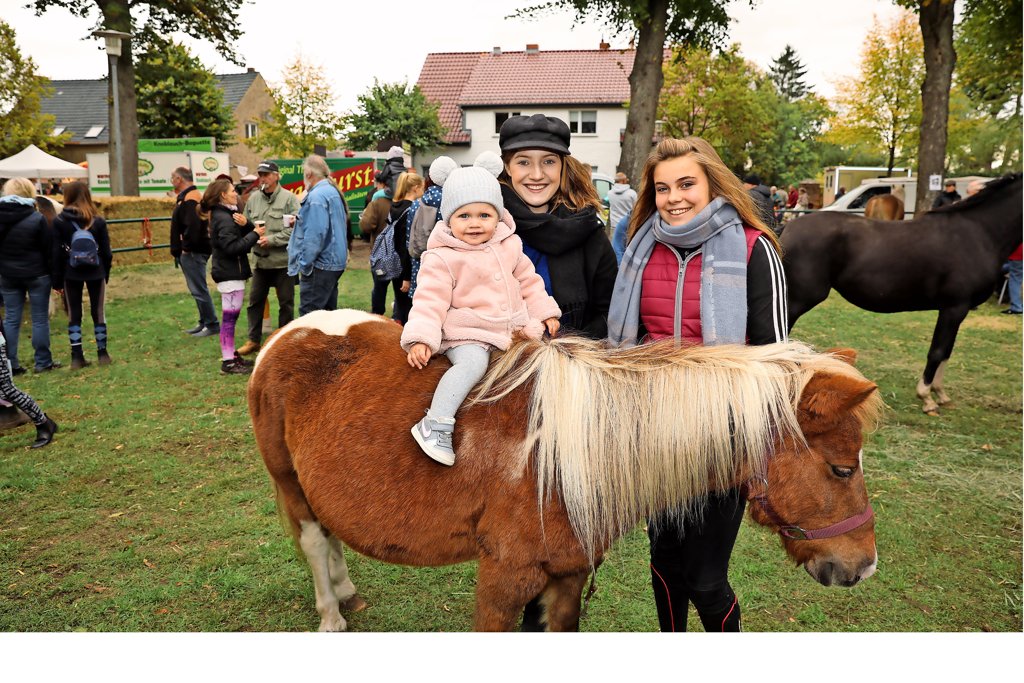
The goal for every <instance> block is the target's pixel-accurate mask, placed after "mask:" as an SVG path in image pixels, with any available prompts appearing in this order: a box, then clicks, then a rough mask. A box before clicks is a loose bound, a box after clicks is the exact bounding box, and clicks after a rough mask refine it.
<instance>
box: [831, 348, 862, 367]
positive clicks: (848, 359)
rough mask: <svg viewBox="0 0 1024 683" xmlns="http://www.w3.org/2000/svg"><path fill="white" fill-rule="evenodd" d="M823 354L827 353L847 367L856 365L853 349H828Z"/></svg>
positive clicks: (855, 352) (855, 353) (855, 355)
mask: <svg viewBox="0 0 1024 683" xmlns="http://www.w3.org/2000/svg"><path fill="white" fill-rule="evenodd" d="M825 353H827V354H828V355H830V356H835V357H836V358H838V359H839V360H841V361H843V362H844V363H846V364H848V365H856V364H857V351H856V350H854V349H843V348H838V349H829V350H828V351H826V352H825Z"/></svg>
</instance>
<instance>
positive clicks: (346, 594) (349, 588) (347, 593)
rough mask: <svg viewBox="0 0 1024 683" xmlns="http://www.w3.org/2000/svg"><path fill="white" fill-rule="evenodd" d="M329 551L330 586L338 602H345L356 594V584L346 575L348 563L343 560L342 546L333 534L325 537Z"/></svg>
mask: <svg viewBox="0 0 1024 683" xmlns="http://www.w3.org/2000/svg"><path fill="white" fill-rule="evenodd" d="M327 542H328V543H329V544H330V548H331V552H330V557H329V561H328V567H329V568H330V570H331V587H332V588H333V589H334V596H335V597H336V598H338V601H339V602H345V601H346V600H348V599H349V598H351V597H352V596H353V595H355V594H356V586H355V584H354V583H352V581H351V579H349V577H348V563H346V562H345V553H344V552H343V550H344V546H342V544H341V541H339V540H338V539H337V538H336V537H335V536H334V534H331V536H330V537H329V538H328V539H327Z"/></svg>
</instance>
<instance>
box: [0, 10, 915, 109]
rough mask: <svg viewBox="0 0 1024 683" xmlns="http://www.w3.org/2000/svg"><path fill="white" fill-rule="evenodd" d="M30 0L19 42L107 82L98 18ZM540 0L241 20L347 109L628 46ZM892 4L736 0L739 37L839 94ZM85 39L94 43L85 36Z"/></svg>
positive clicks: (197, 45)
mask: <svg viewBox="0 0 1024 683" xmlns="http://www.w3.org/2000/svg"><path fill="white" fill-rule="evenodd" d="M24 4H25V0H0V10H2V11H0V17H2V18H3V20H4V21H6V22H7V23H9V24H11V25H12V26H13V27H14V29H15V31H16V32H17V41H18V45H19V46H20V48H21V49H22V50H23V51H24V52H27V53H28V54H29V55H30V56H31V57H32V58H33V59H34V60H35V62H36V64H37V65H38V67H39V70H40V71H41V72H42V73H43V74H44V75H46V76H48V77H50V78H55V79H69V78H76V79H80V78H100V77H102V76H104V75H106V72H107V62H106V58H105V56H104V54H103V52H102V51H101V50H100V49H99V47H98V44H99V43H98V41H96V40H95V39H91V38H86V36H87V35H88V33H89V31H90V29H91V28H92V25H93V22H94V21H95V16H93V17H92V18H91V19H90V20H85V19H80V18H78V17H73V16H70V15H69V14H67V12H66V11H63V10H60V9H55V10H50V11H48V12H47V13H46V14H44V15H43V16H42V17H36V16H35V15H34V14H33V13H32V12H31V11H30V10H27V9H24V7H23V5H24ZM536 4H539V0H434V1H433V2H430V1H427V0H418V1H412V0H390V1H386V2H374V1H372V0H371V2H358V3H357V2H349V1H348V0H287V1H282V0H246V1H245V4H244V5H243V8H242V11H241V13H240V17H239V21H240V23H241V26H242V30H243V34H244V35H243V36H242V38H241V40H240V41H239V43H238V52H239V54H240V55H241V58H242V61H243V64H244V65H245V66H251V67H254V68H255V69H256V70H257V71H259V72H260V73H262V74H263V77H264V78H265V79H266V80H267V81H268V82H269V83H271V85H273V84H274V83H275V82H276V81H277V80H278V79H279V78H280V73H281V67H282V66H283V64H285V63H286V62H287V61H289V60H290V59H291V58H292V57H293V56H294V55H296V54H298V53H300V52H301V54H302V55H303V57H304V58H306V59H307V60H309V61H313V62H315V63H319V64H320V65H321V66H323V67H324V69H325V72H326V74H327V76H328V78H329V79H330V81H331V85H332V88H333V90H334V93H335V95H337V97H338V101H337V108H338V110H339V111H345V110H348V109H351V108H352V107H353V106H355V104H356V97H357V96H358V95H359V94H361V93H362V92H364V91H365V90H366V89H367V88H368V87H369V86H370V85H372V83H373V79H374V77H377V78H378V79H380V80H381V81H387V82H394V81H401V80H408V81H409V82H413V83H415V81H416V79H417V78H418V77H419V72H420V68H421V67H422V65H423V60H424V58H425V57H426V55H427V53H428V52H469V51H488V50H490V49H491V48H492V47H494V46H500V47H502V48H503V49H504V50H522V49H523V48H524V47H525V45H526V43H538V44H539V45H540V49H541V50H554V49H596V48H597V46H598V43H599V42H600V41H601V38H602V37H605V38H606V39H607V40H608V42H610V43H611V44H612V47H613V48H614V47H625V46H626V44H627V42H628V37H627V36H618V37H613V36H609V35H608V32H607V31H605V30H604V29H603V28H602V27H601V25H600V24H599V23H597V22H588V23H584V24H578V25H575V26H574V25H573V22H572V17H571V16H570V15H569V14H562V15H554V16H548V17H546V18H544V19H540V20H533V21H527V20H523V19H505V16H506V15H508V14H511V13H513V12H515V11H516V10H517V9H518V8H520V7H524V6H529V5H536ZM897 11H898V10H897V8H896V6H895V3H894V2H893V0H856V1H851V0H759V1H758V2H757V3H756V6H755V7H754V8H753V9H751V8H750V7H749V3H748V2H747V1H746V0H733V2H732V4H731V9H730V15H731V16H732V17H733V19H734V22H733V24H732V26H731V27H730V31H729V41H730V42H737V43H739V44H740V46H741V51H742V53H743V54H744V56H746V57H747V58H748V59H750V60H751V61H753V62H754V63H756V64H758V65H759V66H760V67H761V68H765V69H766V68H767V67H768V65H769V64H770V62H771V60H772V59H773V58H774V57H777V56H778V55H779V54H780V53H781V52H782V50H783V48H784V47H785V46H786V44H787V43H788V44H790V45H792V46H793V47H794V48H795V49H796V51H797V54H798V55H799V57H800V59H801V60H802V61H803V63H804V65H805V66H806V67H807V76H806V80H807V82H808V83H809V84H810V85H812V86H813V87H814V89H815V91H816V92H818V93H819V94H821V95H824V96H826V97H830V96H831V95H832V94H833V93H834V91H835V88H834V84H835V82H836V80H837V79H838V78H841V77H843V76H848V75H853V74H854V73H856V70H857V64H858V61H859V53H860V47H861V44H862V42H863V39H864V35H865V33H866V32H867V30H868V29H869V28H870V26H871V24H872V21H873V19H874V17H875V16H877V17H879V18H880V19H882V20H885V21H888V20H889V19H891V18H892V17H893V16H894V15H895V14H896V13H897ZM83 38H84V39H83ZM184 42H186V43H187V44H188V45H189V46H190V47H192V49H193V50H194V52H195V53H196V54H198V55H199V56H200V58H201V59H202V60H203V62H204V63H205V64H206V65H207V66H208V67H210V68H212V69H213V70H214V71H215V72H217V73H236V72H239V71H242V70H244V69H243V68H242V67H238V66H235V65H233V64H230V63H229V62H227V61H225V60H223V59H221V58H220V57H219V56H218V55H217V54H216V52H215V51H214V50H213V49H212V48H211V47H210V46H209V45H208V44H205V43H203V42H200V41H195V40H191V39H187V40H185V41H184Z"/></svg>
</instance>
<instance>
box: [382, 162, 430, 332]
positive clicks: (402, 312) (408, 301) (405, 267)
mask: <svg viewBox="0 0 1024 683" xmlns="http://www.w3.org/2000/svg"><path fill="white" fill-rule="evenodd" d="M423 185H424V183H423V177H422V176H420V175H419V174H417V173H412V172H408V173H403V174H401V175H400V176H398V182H397V183H396V184H395V197H394V200H393V201H392V202H391V210H390V211H389V212H388V225H387V227H385V228H384V230H383V231H382V232H381V234H380V236H379V237H378V239H380V238H383V237H386V236H387V235H388V232H389V229H390V232H391V245H392V248H393V251H394V253H396V254H397V255H398V258H399V260H400V262H401V273H400V274H399V275H398V277H395V278H379V277H377V276H376V275H374V279H373V294H372V295H371V299H370V304H371V309H370V310H371V311H372V312H373V313H376V314H378V315H383V314H384V303H385V297H386V296H387V290H388V283H390V284H391V288H392V290H393V291H394V293H395V310H394V312H393V313H392V315H391V317H392V319H394V320H397V321H398V322H400V323H401V324H403V325H404V324H405V322H406V320H408V319H409V310H410V309H411V308H412V297H411V296H410V295H409V287H410V286H411V285H412V261H411V259H410V258H409V233H408V226H409V209H410V207H412V203H413V201H415V200H417V199H419V198H420V197H422V196H423ZM374 246H375V247H376V246H377V245H376V243H375V244H374ZM378 251H379V249H375V250H374V251H372V252H371V254H370V257H371V260H372V259H373V258H374V256H375V255H376V254H377V253H378Z"/></svg>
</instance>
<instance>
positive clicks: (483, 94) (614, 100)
mask: <svg viewBox="0 0 1024 683" xmlns="http://www.w3.org/2000/svg"><path fill="white" fill-rule="evenodd" d="M635 54H636V52H635V50H631V49H630V50H614V49H611V48H610V47H609V45H608V44H607V43H601V46H600V48H599V49H597V50H548V51H543V52H542V51H541V50H540V49H539V47H538V46H537V45H527V46H526V50H524V51H521V52H505V51H503V50H502V49H501V48H498V47H496V48H494V49H493V50H492V51H491V52H432V53H430V54H428V55H427V59H426V61H425V62H424V63H423V69H422V70H421V71H420V77H419V80H418V81H417V85H419V87H420V90H421V91H423V94H424V95H425V96H426V97H427V98H428V99H430V100H432V101H434V102H439V103H440V105H441V106H440V110H439V115H440V119H441V124H442V125H443V126H445V127H446V128H447V129H448V134H447V135H446V137H445V145H443V146H442V147H439V148H437V149H434V150H430V151H428V152H426V153H422V154H419V155H417V156H416V158H414V159H413V163H414V164H415V166H416V167H417V168H420V169H422V170H423V172H426V168H427V167H428V166H429V164H430V162H431V161H433V160H434V159H435V158H436V157H437V156H439V155H441V154H447V155H448V156H450V157H452V158H453V159H455V161H457V162H458V163H460V164H463V165H468V164H472V163H473V160H474V159H476V157H477V155H478V154H480V153H481V152H483V151H485V150H490V151H492V152H499V149H498V130H499V129H500V128H501V124H502V122H503V121H505V119H507V118H508V117H509V116H514V115H516V114H522V115H526V116H529V115H531V114H544V115H546V116H556V117H558V118H560V119H562V120H563V121H565V122H567V123H568V124H569V128H570V130H571V132H572V144H571V146H570V148H571V150H572V154H573V156H574V157H576V158H577V159H579V160H580V161H582V162H584V163H585V164H588V165H589V166H590V167H591V168H593V169H594V170H595V171H600V172H602V173H607V174H614V173H615V167H616V165H617V164H618V163H619V154H620V151H621V141H622V135H623V133H624V132H625V129H626V113H627V110H626V107H625V105H626V103H627V102H628V101H629V74H630V72H631V71H632V69H633V57H634V55H635Z"/></svg>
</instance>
